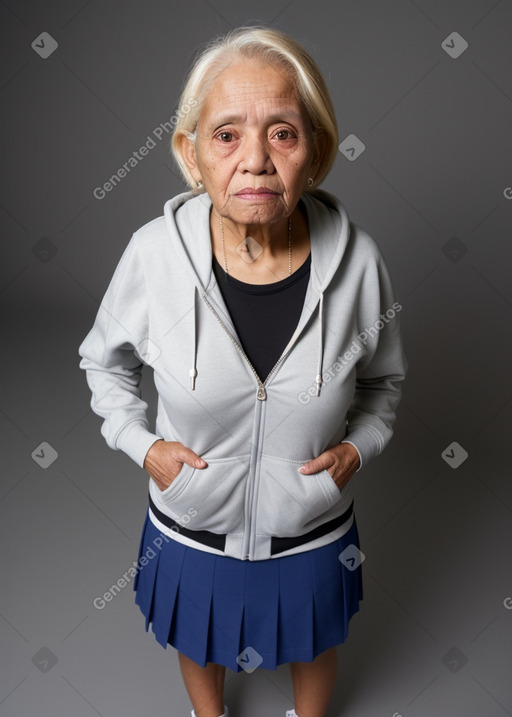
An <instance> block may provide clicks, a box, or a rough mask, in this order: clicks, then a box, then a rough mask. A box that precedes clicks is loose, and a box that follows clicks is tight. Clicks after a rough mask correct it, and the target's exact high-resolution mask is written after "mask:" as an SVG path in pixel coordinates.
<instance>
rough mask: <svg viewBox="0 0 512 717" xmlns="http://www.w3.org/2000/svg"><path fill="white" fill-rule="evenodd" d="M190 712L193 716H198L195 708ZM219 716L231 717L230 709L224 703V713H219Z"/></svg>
mask: <svg viewBox="0 0 512 717" xmlns="http://www.w3.org/2000/svg"><path fill="white" fill-rule="evenodd" d="M190 714H191V715H192V717H196V713H195V712H194V710H192V712H191V713H190ZM219 717H229V710H228V708H227V707H226V705H224V714H222V715H219Z"/></svg>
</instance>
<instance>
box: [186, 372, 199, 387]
mask: <svg viewBox="0 0 512 717" xmlns="http://www.w3.org/2000/svg"><path fill="white" fill-rule="evenodd" d="M188 375H189V376H190V388H191V389H192V391H195V388H196V376H197V369H196V368H191V369H190V371H189V372H188Z"/></svg>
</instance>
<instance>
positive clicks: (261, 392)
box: [202, 294, 284, 401]
mask: <svg viewBox="0 0 512 717" xmlns="http://www.w3.org/2000/svg"><path fill="white" fill-rule="evenodd" d="M202 298H203V301H204V302H205V304H206V306H207V307H208V308H209V309H210V311H211V312H212V314H213V315H214V316H215V318H216V319H217V321H218V322H219V324H220V325H221V326H222V328H223V329H224V331H225V332H226V334H227V335H228V336H229V340H230V341H231V343H232V344H233V346H234V347H235V348H236V349H237V350H238V351H239V352H240V353H241V354H242V356H243V357H244V359H245V360H246V361H247V363H248V365H249V368H250V369H251V371H252V373H253V374H254V378H255V379H256V382H257V384H258V393H257V394H256V398H257V399H258V401H266V400H267V389H266V386H267V384H268V381H269V380H270V379H271V378H272V376H273V375H274V373H275V372H276V371H277V369H278V368H279V366H280V365H281V363H282V361H283V359H284V353H283V354H282V355H281V356H280V357H279V359H278V360H277V363H276V364H275V365H274V366H273V367H272V369H271V371H270V373H269V374H268V376H267V378H266V379H265V380H264V381H262V380H261V378H260V377H259V376H258V373H257V371H256V369H255V368H254V366H253V365H252V363H251V362H250V361H249V357H248V356H247V354H246V353H245V351H244V350H243V348H242V347H241V346H240V344H239V343H238V341H237V340H236V339H235V337H234V336H233V335H232V334H231V332H230V331H229V329H228V328H227V327H226V325H225V323H224V322H223V321H222V319H221V318H220V316H219V315H218V314H217V312H216V311H215V309H214V308H213V306H212V305H211V304H210V302H209V301H208V299H207V298H206V294H203V295H202Z"/></svg>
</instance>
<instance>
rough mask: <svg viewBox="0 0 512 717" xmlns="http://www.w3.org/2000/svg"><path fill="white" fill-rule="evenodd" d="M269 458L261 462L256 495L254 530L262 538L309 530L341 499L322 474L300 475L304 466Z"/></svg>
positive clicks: (325, 475) (294, 462) (263, 457)
mask: <svg viewBox="0 0 512 717" xmlns="http://www.w3.org/2000/svg"><path fill="white" fill-rule="evenodd" d="M308 460H309V459H305V460H303V461H290V460H285V459H280V458H274V457H269V456H262V458H261V472H260V485H259V491H258V518H257V522H258V528H257V532H258V533H259V534H263V535H274V536H278V537H291V536H295V535H302V534H303V533H307V532H308V531H309V530H313V528H315V527H316V526H317V525H320V524H321V523H322V522H325V521H324V520H322V516H323V514H324V513H326V512H327V511H328V510H329V509H330V508H331V507H332V506H333V505H334V504H335V503H336V502H337V501H338V500H339V499H340V497H341V491H340V489H339V488H338V486H337V485H336V483H335V482H334V479H333V478H332V476H331V475H330V473H329V472H328V471H326V470H323V471H320V473H314V474H312V475H302V473H299V468H300V467H301V466H302V465H304V463H307V461H308Z"/></svg>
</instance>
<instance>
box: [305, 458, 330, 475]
mask: <svg viewBox="0 0 512 717" xmlns="http://www.w3.org/2000/svg"><path fill="white" fill-rule="evenodd" d="M330 465H331V464H330V463H329V460H328V458H327V457H326V456H318V458H313V459H312V460H311V461H308V462H307V463H305V464H304V465H303V466H301V467H300V468H299V473H302V474H304V475H311V474H312V473H319V472H320V471H323V470H327V468H328V467H329V466H330Z"/></svg>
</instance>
